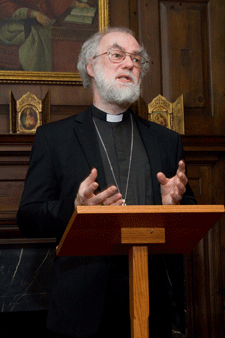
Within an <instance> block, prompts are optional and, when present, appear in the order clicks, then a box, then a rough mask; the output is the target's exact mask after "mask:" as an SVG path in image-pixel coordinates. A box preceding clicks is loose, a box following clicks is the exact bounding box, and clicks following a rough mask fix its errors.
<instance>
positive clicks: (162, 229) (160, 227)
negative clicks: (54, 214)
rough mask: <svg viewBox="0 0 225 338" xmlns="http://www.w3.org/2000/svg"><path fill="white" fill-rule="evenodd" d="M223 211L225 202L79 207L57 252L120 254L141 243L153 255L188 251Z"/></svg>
mask: <svg viewBox="0 0 225 338" xmlns="http://www.w3.org/2000/svg"><path fill="white" fill-rule="evenodd" d="M223 213H224V206H223V205H178V206H176V205H168V206H164V205H160V206H152V205H151V206H116V207H113V206H79V207H77V209H76V210H75V211H74V213H73V215H72V217H71V219H70V222H69V224H68V226H67V229H66V231H65V233H64V235H63V237H62V239H61V241H60V243H59V245H58V247H57V250H56V253H57V255H58V256H89V255H118V254H127V253H128V251H129V248H131V246H132V245H139V244H144V245H148V251H149V253H150V254H158V253H188V252H190V251H191V250H192V249H193V248H194V247H195V246H196V245H197V244H198V242H199V241H200V240H201V239H202V238H203V237H204V236H205V234H206V233H207V232H208V231H209V230H210V228H211V227H212V226H213V225H214V224H215V223H216V221H217V220H218V219H219V218H220V217H221V215H222V214H223ZM121 244H123V245H121Z"/></svg>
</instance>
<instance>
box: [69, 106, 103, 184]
mask: <svg viewBox="0 0 225 338" xmlns="http://www.w3.org/2000/svg"><path fill="white" fill-rule="evenodd" d="M74 133H75V135H76V137H77V139H78V142H79V144H80V147H81V148H82V150H83V153H84V155H85V158H86V160H87V162H88V165H89V167H90V171H91V169H92V168H96V169H97V171H98V177H97V180H96V181H97V182H98V184H99V188H98V190H102V189H104V188H105V187H106V179H105V173H104V168H103V163H102V159H101V153H100V150H99V147H98V139H97V134H96V132H95V127H94V124H93V121H92V116H91V107H89V108H88V109H87V110H85V111H84V112H82V113H80V114H79V115H77V116H76V117H75V126H74Z"/></svg>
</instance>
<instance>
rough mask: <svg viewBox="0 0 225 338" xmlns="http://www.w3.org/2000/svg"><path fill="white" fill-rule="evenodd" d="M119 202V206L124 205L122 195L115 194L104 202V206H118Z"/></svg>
mask: <svg viewBox="0 0 225 338" xmlns="http://www.w3.org/2000/svg"><path fill="white" fill-rule="evenodd" d="M117 202H119V204H118V205H121V204H122V203H123V200H122V195H121V194H120V193H117V194H114V195H112V196H110V197H108V198H107V199H106V200H105V201H104V202H103V204H104V205H116V204H117Z"/></svg>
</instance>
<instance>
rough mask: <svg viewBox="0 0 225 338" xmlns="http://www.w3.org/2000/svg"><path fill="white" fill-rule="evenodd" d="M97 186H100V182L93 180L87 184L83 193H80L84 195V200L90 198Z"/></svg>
mask: <svg viewBox="0 0 225 338" xmlns="http://www.w3.org/2000/svg"><path fill="white" fill-rule="evenodd" d="M97 188H98V183H97V182H93V183H91V184H89V185H88V186H86V187H85V189H84V190H83V193H80V195H81V196H82V198H83V199H84V200H85V199H88V198H90V197H91V196H92V195H93V194H94V192H95V190H96V189H97Z"/></svg>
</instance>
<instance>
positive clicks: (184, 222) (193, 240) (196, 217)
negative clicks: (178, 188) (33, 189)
mask: <svg viewBox="0 0 225 338" xmlns="http://www.w3.org/2000/svg"><path fill="white" fill-rule="evenodd" d="M223 213H224V206H222V205H189V206H188V205H185V206H184V205H178V206H176V205H168V206H162V205H161V206H117V207H113V206H90V207H89V206H80V207H77V209H76V210H75V211H74V213H73V215H72V217H71V220H70V222H69V224H68V226H67V228H66V230H65V233H64V235H63V237H62V239H61V241H60V243H59V245H58V247H57V249H56V254H57V255H58V256H93V255H121V254H129V273H130V277H129V279H130V281H129V283H130V316H131V337H132V338H149V323H148V320H149V283H148V254H159V253H164V254H166V253H188V252H190V251H191V250H192V249H193V248H194V247H195V246H196V245H197V244H198V242H199V241H200V240H201V239H202V238H203V237H204V236H205V235H206V233H207V232H208V231H209V230H210V228H211V227H212V226H213V225H214V224H215V222H216V221H217V220H218V219H219V218H220V217H221V216H222V214H223Z"/></svg>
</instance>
